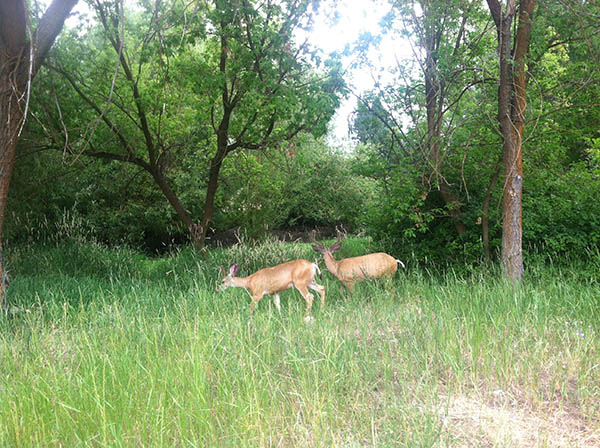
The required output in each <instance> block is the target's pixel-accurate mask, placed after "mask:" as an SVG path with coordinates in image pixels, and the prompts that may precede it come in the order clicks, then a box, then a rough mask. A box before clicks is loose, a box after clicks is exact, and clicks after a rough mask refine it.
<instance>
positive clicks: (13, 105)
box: [0, 73, 23, 307]
mask: <svg viewBox="0 0 600 448" xmlns="http://www.w3.org/2000/svg"><path fill="white" fill-rule="evenodd" d="M3 74H4V73H3ZM7 78H8V77H4V76H3V77H2V79H0V89H1V90H0V123H1V124H0V279H2V281H1V282H0V307H3V306H4V304H5V303H6V301H5V295H6V289H5V286H6V285H5V282H4V279H5V278H6V272H5V268H4V263H3V258H2V248H3V245H2V238H1V235H2V228H3V226H4V212H5V209H6V200H7V198H8V188H9V186H10V179H11V176H12V171H13V167H14V163H15V152H16V149H17V134H18V132H19V127H20V126H21V124H22V121H23V111H22V110H21V107H20V105H19V103H18V101H17V95H16V94H15V93H14V91H13V90H12V89H11V88H10V85H11V80H9V79H7Z"/></svg>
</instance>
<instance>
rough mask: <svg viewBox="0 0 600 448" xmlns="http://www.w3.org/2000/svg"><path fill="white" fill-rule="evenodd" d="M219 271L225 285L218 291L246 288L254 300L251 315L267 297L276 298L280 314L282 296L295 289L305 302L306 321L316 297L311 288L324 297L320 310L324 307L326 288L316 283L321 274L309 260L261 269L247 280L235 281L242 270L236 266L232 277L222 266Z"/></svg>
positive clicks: (230, 270) (239, 278) (239, 279)
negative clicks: (310, 290)
mask: <svg viewBox="0 0 600 448" xmlns="http://www.w3.org/2000/svg"><path fill="white" fill-rule="evenodd" d="M219 269H220V270H221V273H222V274H223V281H222V283H221V285H220V286H219V288H218V291H219V292H220V291H223V290H225V289H227V288H231V287H233V288H245V289H246V290H247V291H248V292H249V293H250V295H251V296H252V303H251V304H250V312H253V311H254V307H255V306H256V304H257V303H258V302H259V301H260V299H262V297H263V296H264V295H266V294H272V295H273V301H274V302H275V307H276V308H277V311H279V312H281V305H280V302H279V293H280V292H281V291H285V290H286V289H290V288H292V287H294V288H296V289H297V290H298V291H299V292H300V294H302V297H304V300H305V301H306V316H307V319H308V318H309V314H310V308H311V307H312V303H313V295H312V294H311V293H310V292H308V288H310V289H312V290H313V291H317V292H318V293H319V295H320V296H321V309H323V306H324V305H325V287H323V286H321V285H319V284H317V283H316V282H315V274H316V273H317V272H319V274H320V273H321V272H320V271H319V267H318V266H317V265H316V263H311V262H310V261H308V260H294V261H288V262H287V263H282V264H279V265H277V266H272V267H270V268H264V269H261V270H260V271H256V272H255V273H254V274H252V275H250V276H248V277H236V275H237V273H238V272H239V270H240V266H239V265H237V264H233V265H231V267H230V268H229V273H227V272H226V271H225V268H223V266H220V267H219Z"/></svg>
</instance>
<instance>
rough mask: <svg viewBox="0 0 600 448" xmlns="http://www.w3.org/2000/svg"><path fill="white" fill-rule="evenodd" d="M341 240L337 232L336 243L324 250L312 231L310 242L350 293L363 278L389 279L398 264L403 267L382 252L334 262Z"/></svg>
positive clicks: (340, 235)
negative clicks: (387, 276)
mask: <svg viewBox="0 0 600 448" xmlns="http://www.w3.org/2000/svg"><path fill="white" fill-rule="evenodd" d="M343 239H344V236H343V235H342V234H341V233H339V231H338V239H337V241H336V242H335V243H333V244H332V245H331V246H329V248H328V249H326V248H325V246H323V244H320V243H317V242H316V240H315V232H314V231H313V232H312V238H311V240H312V242H313V243H315V244H314V245H313V246H312V248H313V250H315V251H316V252H319V253H321V254H323V258H324V260H325V266H327V269H328V270H329V272H331V273H332V274H333V275H335V276H336V277H337V279H338V280H339V281H340V282H341V283H342V284H343V285H344V286H345V287H346V289H348V290H349V291H350V292H352V290H353V289H354V283H355V282H361V281H363V280H364V279H365V278H377V277H381V276H383V275H389V276H390V277H391V276H392V275H394V274H395V273H396V270H397V269H398V264H400V265H401V266H402V267H405V266H404V263H402V262H401V261H400V260H396V259H395V258H394V257H392V256H391V255H388V254H385V253H383V252H378V253H376V254H369V255H363V256H360V257H352V258H344V259H343V260H336V259H335V258H333V253H334V252H336V251H338V250H340V248H341V247H342V240H343Z"/></svg>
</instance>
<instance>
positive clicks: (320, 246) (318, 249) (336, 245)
mask: <svg viewBox="0 0 600 448" xmlns="http://www.w3.org/2000/svg"><path fill="white" fill-rule="evenodd" d="M315 233H316V232H315V231H314V230H313V231H312V233H311V236H310V240H311V242H312V243H314V244H313V245H312V248H313V250H314V251H315V252H319V253H320V254H323V255H325V254H327V253H329V255H332V254H333V253H334V252H337V251H338V250H340V249H341V248H342V241H343V240H344V234H343V233H342V232H340V231H339V230H338V231H337V235H338V237H337V240H336V241H335V242H334V243H332V244H331V246H329V248H326V247H325V246H324V245H323V244H322V243H318V242H317V240H316V239H315Z"/></svg>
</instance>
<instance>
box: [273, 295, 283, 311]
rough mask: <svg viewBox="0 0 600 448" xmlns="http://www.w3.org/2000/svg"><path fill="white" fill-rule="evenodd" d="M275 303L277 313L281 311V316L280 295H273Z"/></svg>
mask: <svg viewBox="0 0 600 448" xmlns="http://www.w3.org/2000/svg"><path fill="white" fill-rule="evenodd" d="M273 302H274V303H275V308H277V311H279V314H281V304H280V302H279V293H275V294H273Z"/></svg>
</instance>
